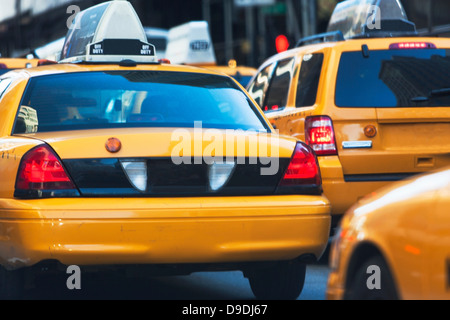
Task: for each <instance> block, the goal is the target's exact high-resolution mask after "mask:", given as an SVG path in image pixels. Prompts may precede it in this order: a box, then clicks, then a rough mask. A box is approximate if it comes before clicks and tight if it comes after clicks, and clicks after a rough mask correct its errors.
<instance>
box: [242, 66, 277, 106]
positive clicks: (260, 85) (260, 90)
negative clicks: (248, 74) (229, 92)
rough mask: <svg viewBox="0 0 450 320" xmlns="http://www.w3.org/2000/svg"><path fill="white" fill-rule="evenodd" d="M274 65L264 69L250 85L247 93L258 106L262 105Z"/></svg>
mask: <svg viewBox="0 0 450 320" xmlns="http://www.w3.org/2000/svg"><path fill="white" fill-rule="evenodd" d="M273 67H274V65H273V64H271V65H269V66H267V67H265V68H264V69H263V70H262V71H261V72H260V73H259V74H258V75H257V76H256V78H255V80H254V81H253V83H251V84H250V86H249V88H248V91H249V93H250V95H251V96H252V98H253V99H254V100H255V101H256V103H257V104H258V105H260V106H262V105H263V103H264V98H265V94H266V91H267V88H268V87H269V83H270V79H271V77H272V70H273Z"/></svg>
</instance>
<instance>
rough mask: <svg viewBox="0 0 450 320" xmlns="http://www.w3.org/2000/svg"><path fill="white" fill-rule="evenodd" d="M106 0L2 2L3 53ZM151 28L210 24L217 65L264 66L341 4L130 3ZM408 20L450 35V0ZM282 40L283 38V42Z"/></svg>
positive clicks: (410, 9) (415, 2)
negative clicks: (285, 44)
mask: <svg viewBox="0 0 450 320" xmlns="http://www.w3.org/2000/svg"><path fill="white" fill-rule="evenodd" d="M101 2H104V1H103V0H1V1H0V53H1V54H2V56H3V57H5V56H9V57H17V56H26V55H27V54H28V53H30V52H31V51H32V50H33V49H35V48H37V47H40V46H42V45H44V44H46V43H49V42H52V41H54V40H57V39H59V38H61V37H64V36H65V35H66V33H67V28H68V27H67V22H68V20H69V19H70V18H71V17H72V16H73V14H74V13H75V11H74V10H73V8H71V7H70V6H71V5H76V6H78V7H79V8H80V9H81V10H83V9H85V8H87V7H89V6H92V5H95V4H98V3H101ZM130 2H131V3H132V4H133V5H134V7H135V9H136V11H137V12H138V14H139V16H140V18H141V20H142V23H143V25H144V26H146V27H152V28H161V29H169V28H172V27H174V26H177V25H180V24H183V23H185V22H188V21H193V20H206V21H208V22H209V24H210V30H211V34H212V38H213V42H214V45H215V51H216V56H217V61H218V63H219V64H226V63H227V61H229V60H230V59H236V60H237V61H238V63H239V64H244V65H248V66H255V67H256V66H258V65H259V64H260V63H261V62H262V61H263V60H265V59H266V58H267V57H269V56H271V55H273V54H275V53H276V52H277V47H276V40H277V38H278V37H279V36H285V37H286V38H284V37H282V38H281V39H287V40H288V41H289V43H291V44H295V43H296V42H297V40H298V39H300V38H302V37H305V36H309V35H312V34H315V33H319V32H324V31H325V30H326V28H327V24H328V20H329V18H330V15H331V13H332V11H333V9H334V7H335V5H336V3H338V2H340V1H339V0H189V1H185V0H165V1H161V0H130ZM402 3H403V5H404V7H405V10H406V11H407V14H408V17H409V19H410V20H411V21H413V22H415V23H416V25H417V28H418V30H419V31H420V33H421V34H423V35H439V36H448V35H450V16H449V15H448V12H450V1H449V0H403V1H402ZM278 40H280V38H278Z"/></svg>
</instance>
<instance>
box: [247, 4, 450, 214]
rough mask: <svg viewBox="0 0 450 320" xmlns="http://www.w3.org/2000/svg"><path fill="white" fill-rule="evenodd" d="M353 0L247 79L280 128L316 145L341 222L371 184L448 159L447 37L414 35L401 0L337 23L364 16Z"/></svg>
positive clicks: (436, 165) (379, 184)
mask: <svg viewBox="0 0 450 320" xmlns="http://www.w3.org/2000/svg"><path fill="white" fill-rule="evenodd" d="M374 2H377V3H378V2H380V1H374ZM355 3H356V2H355V1H352V2H350V3H349V2H348V1H344V2H341V3H340V4H339V5H338V7H337V8H336V10H335V12H336V13H335V14H334V15H333V16H334V17H335V18H332V21H331V22H330V33H327V34H322V35H318V36H315V37H311V38H309V39H304V40H303V41H301V42H300V43H299V47H297V48H294V49H291V50H289V51H287V52H284V53H281V54H278V55H276V56H274V57H272V58H270V59H268V60H267V61H266V62H265V63H264V64H263V65H262V66H261V67H260V68H259V71H258V74H257V75H256V76H255V78H254V79H253V80H252V82H251V83H250V85H249V87H248V91H249V93H250V95H251V96H252V97H253V98H254V99H255V101H256V102H257V103H258V104H259V105H260V106H261V108H262V109H263V111H264V112H265V113H266V116H267V117H268V118H269V120H270V122H271V123H272V124H273V125H274V126H275V127H276V128H277V129H278V130H279V132H280V134H286V135H291V136H294V137H296V138H298V139H300V140H302V141H306V142H307V143H308V144H309V145H310V146H311V147H312V148H313V149H314V150H315V152H316V153H317V155H318V157H319V163H320V168H321V171H322V177H323V188H324V193H325V195H326V196H327V198H328V199H329V200H330V202H331V204H332V214H333V217H334V218H336V221H337V220H339V217H341V216H342V214H343V213H345V212H346V211H347V210H348V209H349V208H350V207H351V206H352V205H353V204H354V203H355V202H356V201H358V199H360V198H362V197H364V196H365V195H367V194H369V193H371V192H372V191H374V190H377V189H379V188H381V187H383V186H386V185H388V184H390V183H392V182H395V181H398V180H402V179H404V178H407V177H410V176H413V175H416V174H420V173H426V172H428V171H431V170H435V169H439V168H442V167H444V166H446V165H450V156H449V150H450V107H449V106H450V87H449V85H450V76H449V75H450V39H448V38H422V37H417V36H414V35H416V32H415V27H414V25H413V24H411V23H410V22H409V21H406V20H405V16H404V12H403V10H402V8H401V7H399V8H398V10H397V11H398V12H397V11H396V10H394V9H392V7H389V6H388V5H393V4H394V5H400V3H399V2H398V1H393V2H391V3H390V4H389V2H386V1H381V2H380V6H381V7H379V8H378V9H379V11H380V12H381V18H383V17H384V15H383V13H385V14H387V13H389V14H392V15H394V14H395V13H398V15H399V16H400V18H398V19H397V20H386V21H385V20H382V21H381V25H380V28H381V29H377V28H375V27H376V25H375V26H374V28H372V29H369V26H365V29H364V30H365V31H367V32H366V33H363V34H362V35H361V34H358V35H348V33H345V32H344V31H341V29H342V30H344V28H341V26H343V25H344V26H354V24H353V22H352V21H351V20H352V19H353V18H355V17H364V18H367V14H365V15H364V13H365V11H364V10H367V7H365V6H363V7H362V9H358V8H359V7H357V9H358V10H360V11H361V10H362V11H361V12H359V11H357V13H355V12H354V11H355V10H356V9H355V8H353V7H352V6H350V7H349V4H351V5H352V4H355ZM364 3H367V1H366V2H364ZM384 5H386V7H384ZM342 8H343V9H342ZM349 8H350V9H352V10H353V11H345V10H348V9H349ZM344 9H345V10H344ZM352 12H353V13H352ZM358 12H359V13H358ZM369 12H372V11H367V13H369ZM374 16H376V17H378V14H374ZM333 19H334V20H336V23H334V22H333ZM363 21H367V20H366V19H364V20H363ZM349 30H352V31H353V30H357V29H355V28H350V29H349ZM392 30H394V31H392ZM395 30H397V31H395ZM316 42H318V43H316Z"/></svg>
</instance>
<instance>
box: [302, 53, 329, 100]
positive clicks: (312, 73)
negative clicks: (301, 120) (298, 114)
mask: <svg viewBox="0 0 450 320" xmlns="http://www.w3.org/2000/svg"><path fill="white" fill-rule="evenodd" d="M323 58H324V55H323V53H315V54H307V55H304V56H303V58H302V65H301V68H300V75H299V78H298V86H297V98H296V100H295V101H296V103H295V105H296V106H297V108H300V107H309V106H312V105H314V104H315V103H316V99H317V90H318V89H319V82H320V74H321V72H322V65H323Z"/></svg>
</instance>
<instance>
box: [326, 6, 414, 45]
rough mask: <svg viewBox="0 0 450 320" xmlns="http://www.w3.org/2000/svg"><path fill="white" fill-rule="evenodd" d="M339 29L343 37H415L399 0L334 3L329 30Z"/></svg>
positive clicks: (412, 25)
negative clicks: (335, 4)
mask: <svg viewBox="0 0 450 320" xmlns="http://www.w3.org/2000/svg"><path fill="white" fill-rule="evenodd" d="M336 31H340V32H342V34H343V36H344V39H357V38H370V37H396V36H416V35H417V30H416V27H415V24H414V23H412V22H410V21H409V20H408V18H407V16H406V12H405V10H404V8H403V6H402V4H401V2H400V0H346V1H343V2H340V3H338V4H337V6H336V8H335V10H334V12H333V14H332V16H331V19H330V22H329V25H328V30H327V32H328V33H331V32H336Z"/></svg>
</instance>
